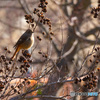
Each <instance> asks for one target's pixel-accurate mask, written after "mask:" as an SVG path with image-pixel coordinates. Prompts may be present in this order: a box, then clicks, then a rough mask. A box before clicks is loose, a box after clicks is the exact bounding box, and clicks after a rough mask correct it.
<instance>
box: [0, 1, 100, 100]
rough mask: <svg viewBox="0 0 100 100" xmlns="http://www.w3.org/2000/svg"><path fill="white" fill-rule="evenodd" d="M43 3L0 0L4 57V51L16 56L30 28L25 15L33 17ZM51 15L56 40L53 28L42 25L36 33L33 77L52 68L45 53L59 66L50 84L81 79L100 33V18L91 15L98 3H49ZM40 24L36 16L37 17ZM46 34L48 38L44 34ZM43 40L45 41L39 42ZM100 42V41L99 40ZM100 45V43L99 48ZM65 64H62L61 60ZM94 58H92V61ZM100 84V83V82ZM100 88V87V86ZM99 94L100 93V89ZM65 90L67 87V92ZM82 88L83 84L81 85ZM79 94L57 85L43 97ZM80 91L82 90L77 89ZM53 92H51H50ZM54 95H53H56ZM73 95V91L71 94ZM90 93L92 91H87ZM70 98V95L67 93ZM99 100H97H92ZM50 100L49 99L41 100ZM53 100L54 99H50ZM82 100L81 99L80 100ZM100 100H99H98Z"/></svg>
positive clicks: (1, 38) (45, 90) (48, 16)
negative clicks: (71, 78) (18, 46)
mask: <svg viewBox="0 0 100 100" xmlns="http://www.w3.org/2000/svg"><path fill="white" fill-rule="evenodd" d="M39 1H40V0H0V52H1V53H3V52H4V51H3V49H4V47H8V49H9V50H11V54H9V55H8V57H11V56H12V55H13V53H14V48H13V46H14V44H15V43H16V41H17V40H18V38H19V37H20V36H21V35H22V34H23V33H24V32H25V31H26V29H28V28H29V25H28V24H27V23H26V20H25V18H24V15H25V14H31V13H32V12H33V10H34V8H37V7H38V4H39ZM47 1H48V6H47V13H46V14H45V16H46V17H47V18H49V19H50V20H51V23H52V32H53V33H54V35H51V37H52V40H50V39H49V38H48V35H47V34H48V33H49V28H48V26H46V25H42V24H38V25H37V27H36V29H35V32H34V34H35V44H34V46H33V47H32V49H33V50H34V51H33V52H32V61H33V62H32V66H31V70H29V71H30V72H31V74H32V73H33V72H34V73H35V74H37V73H38V74H37V75H36V76H39V75H41V73H42V74H43V71H44V70H45V69H46V68H47V67H48V66H49V68H48V69H46V70H49V69H50V66H52V64H51V62H50V63H48V62H47V59H45V58H44V57H43V56H41V55H40V54H39V53H38V52H40V51H42V52H43V53H44V54H48V58H49V59H52V60H53V61H54V62H55V63H56V64H57V66H58V68H59V71H58V72H57V71H56V72H55V70H52V71H51V73H50V74H48V75H47V76H46V77H47V78H48V82H53V81H58V80H60V79H64V78H65V77H67V78H69V77H72V76H77V75H76V72H77V70H78V69H80V67H81V65H82V61H83V60H84V59H85V57H86V56H87V54H88V53H90V52H91V51H92V48H93V46H94V44H95V43H96V39H97V35H98V32H99V30H100V17H99V16H98V18H94V17H93V15H92V14H91V9H92V7H97V6H98V0H47ZM33 16H34V18H35V20H36V21H37V17H36V15H33ZM43 32H44V34H43ZM37 36H39V37H40V38H41V39H42V40H41V41H39V40H38V39H37ZM98 38H99V37H98ZM99 44H100V42H97V45H99ZM60 57H61V60H60V61H59V58H60ZM90 58H91V57H90ZM89 66H90V63H89V62H88V59H87V61H86V62H85V64H84V67H83V68H82V70H80V71H79V73H78V76H79V75H82V74H83V73H84V72H88V71H89V69H88V68H89ZM99 80H100V79H99ZM99 85H100V84H99ZM99 85H98V87H97V88H96V90H98V89H100V86H99ZM62 86H65V90H63V88H62ZM79 86H81V84H80V85H79ZM69 88H70V89H71V90H73V91H75V89H76V88H75V87H74V85H72V84H67V85H66V84H61V85H60V86H59V85H58V86H57V85H56V90H55V88H53V87H47V88H45V89H44V90H43V93H44V94H45V93H47V94H50V95H57V96H60V95H63V93H62V91H67V89H69ZM77 88H78V87H77ZM48 90H49V91H48ZM52 91H53V92H52ZM68 91H69V90H68ZM87 91H88V90H87ZM64 94H66V92H64ZM92 99H93V100H94V99H95V100H97V99H98V98H97V97H93V98H91V99H90V100H92ZM40 100H47V99H40ZM48 100H49V99H48ZM50 100H53V99H50ZM77 100H80V99H77ZM98 100H99V99H98Z"/></svg>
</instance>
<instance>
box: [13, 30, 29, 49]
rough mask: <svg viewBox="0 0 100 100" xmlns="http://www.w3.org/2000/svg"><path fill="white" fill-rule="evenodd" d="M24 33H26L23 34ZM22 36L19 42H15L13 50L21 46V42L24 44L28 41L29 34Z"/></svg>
mask: <svg viewBox="0 0 100 100" xmlns="http://www.w3.org/2000/svg"><path fill="white" fill-rule="evenodd" d="M25 33H26V32H25ZM25 33H24V34H23V35H22V36H21V37H20V38H19V40H18V41H17V42H16V44H15V45H14V48H16V47H17V46H18V45H19V44H22V43H23V42H25V41H26V40H28V39H29V38H30V37H29V34H25Z"/></svg>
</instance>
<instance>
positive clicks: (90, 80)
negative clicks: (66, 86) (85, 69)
mask: <svg viewBox="0 0 100 100" xmlns="http://www.w3.org/2000/svg"><path fill="white" fill-rule="evenodd" d="M80 82H84V85H83V86H84V88H87V89H94V88H95V87H96V86H97V76H96V75H95V73H94V72H91V73H90V74H88V75H86V76H85V77H83V78H80V79H79V78H75V80H74V83H75V84H78V83H80Z"/></svg>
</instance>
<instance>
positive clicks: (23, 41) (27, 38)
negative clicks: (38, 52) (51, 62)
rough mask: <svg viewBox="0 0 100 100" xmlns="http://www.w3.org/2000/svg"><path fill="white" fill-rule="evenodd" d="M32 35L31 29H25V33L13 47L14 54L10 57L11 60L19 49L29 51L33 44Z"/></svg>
mask: <svg viewBox="0 0 100 100" xmlns="http://www.w3.org/2000/svg"><path fill="white" fill-rule="evenodd" d="M33 34H34V33H33V32H32V30H31V29H27V30H26V32H25V33H24V34H23V35H22V36H21V37H20V38H19V40H18V41H17V43H16V44H15V45H14V48H15V49H16V50H15V53H14V54H13V56H12V58H11V59H12V60H14V58H15V56H16V54H17V53H18V52H19V51H20V50H21V49H25V50H27V49H29V48H31V47H32V46H33V44H34V35H33Z"/></svg>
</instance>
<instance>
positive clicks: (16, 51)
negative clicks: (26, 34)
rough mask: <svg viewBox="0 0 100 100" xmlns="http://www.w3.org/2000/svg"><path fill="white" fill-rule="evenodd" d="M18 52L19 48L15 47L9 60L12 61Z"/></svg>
mask: <svg viewBox="0 0 100 100" xmlns="http://www.w3.org/2000/svg"><path fill="white" fill-rule="evenodd" d="M19 50H20V47H17V48H16V50H15V52H14V54H13V56H12V57H11V60H14V58H15V56H16V54H17V53H18V52H19Z"/></svg>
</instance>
